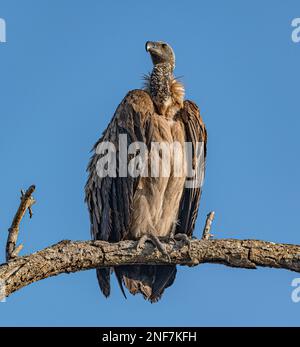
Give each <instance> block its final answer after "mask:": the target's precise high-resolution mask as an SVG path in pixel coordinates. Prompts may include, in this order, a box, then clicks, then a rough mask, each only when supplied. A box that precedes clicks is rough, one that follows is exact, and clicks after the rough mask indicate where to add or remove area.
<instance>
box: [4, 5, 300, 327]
mask: <svg viewBox="0 0 300 347" xmlns="http://www.w3.org/2000/svg"><path fill="white" fill-rule="evenodd" d="M296 17H300V3H299V1H298V0H294V1H292V0H287V1H281V0H272V1H271V0H268V1H267V0H265V1H260V0H251V1H238V0H236V1H234V0H228V1H226V2H225V1H222V0H219V1H217V0H206V1H203V0H201V1H199V0H195V1H192V0H190V1H157V0H152V1H133V0H130V1H128V0H127V1H121V0H120V1H113V0H109V1H97V0H89V1H83V0H77V1H71V0H63V1H62V0H51V1H50V0H39V1H38V0H35V1H34V0H24V1H17V0H0V18H3V19H5V21H6V25H7V42H6V43H0V117H1V118H0V121H1V123H0V157H1V166H0V167H1V183H0V193H1V194H0V230H1V233H0V257H1V262H2V261H4V249H5V242H6V236H7V232H6V230H7V228H8V227H9V225H10V223H11V219H12V217H13V215H14V213H15V211H16V208H17V206H18V203H19V195H20V193H19V191H20V189H21V188H27V187H28V186H29V185H30V184H32V183H34V184H36V186H37V191H36V194H35V197H36V200H37V204H36V205H35V206H34V217H33V219H32V220H30V221H29V220H28V216H26V218H25V219H24V221H23V222H22V226H21V232H20V242H23V243H24V245H25V247H24V250H23V251H22V254H26V253H30V252H33V251H36V250H38V249H41V248H44V247H46V246H49V245H51V244H53V243H56V242H58V241H60V240H62V239H72V240H84V239H89V237H90V235H89V220H88V214H87V209H86V206H85V204H84V184H85V181H86V172H85V169H86V165H87V162H88V159H89V156H90V153H89V151H90V149H91V147H92V145H93V144H94V142H96V140H97V139H98V138H99V137H100V135H101V133H102V131H103V130H104V129H105V127H106V125H107V124H108V122H109V120H110V119H111V117H112V115H113V113H114V111H115V108H116V107H117V105H118V104H119V103H120V101H121V100H122V98H123V97H124V95H125V94H126V93H127V91H129V90H131V89H135V88H139V87H141V85H142V81H141V76H142V74H143V73H146V72H148V71H149V70H150V69H151V62H150V59H149V56H148V55H147V54H146V52H145V49H144V44H145V41H147V40H164V41H167V42H169V43H170V44H171V45H172V46H173V48H174V50H175V52H176V57H177V68H176V75H178V76H183V79H182V80H183V82H184V84H185V86H186V91H187V97H188V98H190V99H192V100H194V101H195V102H196V103H197V104H198V105H199V107H200V109H201V113H202V116H203V119H204V121H205V123H206V126H207V130H208V134H209V144H208V162H207V174H206V181H205V185H204V192H203V196H202V203H201V206H200V212H199V217H198V222H197V226H196V232H195V233H196V236H199V235H200V232H201V230H202V228H203V224H204V220H205V216H206V214H207V213H208V212H209V211H211V210H215V211H216V218H215V222H214V224H213V233H214V235H215V237H216V238H241V239H247V238H255V239H263V240H269V241H274V242H286V243H295V244H299V243H300V220H299V211H300V210H299V196H300V184H299V175H300V163H299V150H300V139H299V133H300V104H299V95H300V87H299V85H300V84H299V82H300V73H299V70H300V43H298V44H297V43H294V42H293V41H292V40H291V34H292V30H293V28H292V27H291V22H292V20H293V19H294V18H296ZM295 277H300V274H298V275H297V274H296V273H292V272H288V271H285V270H276V269H257V270H243V269H232V268H228V267H225V266H222V265H210V264H205V265H201V266H198V267H195V268H187V267H180V268H179V273H178V275H177V280H176V282H175V284H174V285H173V286H172V287H171V288H169V289H167V290H166V292H165V295H164V297H163V299H162V300H161V301H160V302H159V303H157V304H152V305H151V304H150V303H148V302H145V301H144V300H143V299H142V297H140V296H135V297H133V296H129V297H128V300H125V299H123V297H122V295H121V293H120V291H119V289H118V287H117V284H116V281H115V279H114V278H113V288H112V295H111V297H110V299H108V300H106V299H105V298H104V297H103V296H102V295H101V294H100V291H99V289H98V284H97V281H96V277H95V271H93V270H92V271H86V272H81V273H76V274H71V275H60V276H58V277H55V278H50V279H47V280H43V281H41V282H38V283H34V284H32V285H30V286H28V287H26V288H24V289H22V290H21V291H19V292H17V293H15V294H13V295H12V296H11V297H9V298H8V299H7V302H6V303H0V325H6V326H7V325H18V326H31V325H39V326H45V325H51V326H60V325H65V326H72V325H93V326H109V325H121V326H137V325H138V326H147V325H150V326H151V325H152V326H156V325H159V326H168V325H170V326H174V325H175V326H182V325H190V326H199V325H201V326H202V325H204V326H207V325H225V326H230V325H300V303H298V304H296V303H293V302H292V300H291V292H292V287H291V282H292V280H293V279H294V278H295Z"/></svg>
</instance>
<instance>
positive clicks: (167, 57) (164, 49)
mask: <svg viewBox="0 0 300 347" xmlns="http://www.w3.org/2000/svg"><path fill="white" fill-rule="evenodd" d="M146 51H147V52H149V53H150V55H151V59H152V62H153V64H154V65H157V64H161V63H168V64H170V65H171V66H172V67H173V69H174V68H175V54H174V51H173V49H172V47H171V46H170V45H168V44H167V43H165V42H162V41H158V42H154V41H147V42H146Z"/></svg>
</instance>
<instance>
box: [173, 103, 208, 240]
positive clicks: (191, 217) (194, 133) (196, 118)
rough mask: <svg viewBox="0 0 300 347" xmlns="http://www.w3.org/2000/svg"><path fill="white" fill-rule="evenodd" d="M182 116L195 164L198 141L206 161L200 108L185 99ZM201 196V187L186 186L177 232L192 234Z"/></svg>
mask: <svg viewBox="0 0 300 347" xmlns="http://www.w3.org/2000/svg"><path fill="white" fill-rule="evenodd" d="M180 117H181V119H182V121H183V123H184V125H185V132H186V141H187V142H191V143H192V146H193V165H195V163H196V143H197V142H203V144H204V161H205V158H206V143H207V133H206V129H205V125H204V123H203V121H202V118H201V116H200V112H199V109H198V107H197V105H196V104H195V103H193V102H192V101H188V100H187V101H185V102H184V107H183V109H182V111H181V113H180ZM200 170H201V171H202V172H200V175H203V176H204V171H205V162H204V163H202V165H201V166H200ZM200 198H201V187H199V188H198V187H195V188H185V189H184V192H183V195H182V198H181V203H180V208H179V211H180V212H179V216H178V225H177V227H176V230H175V233H176V234H177V233H182V234H187V235H188V236H191V235H192V233H193V230H194V227H195V222H196V219H197V214H198V207H199V203H200Z"/></svg>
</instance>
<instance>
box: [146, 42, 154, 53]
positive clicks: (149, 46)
mask: <svg viewBox="0 0 300 347" xmlns="http://www.w3.org/2000/svg"><path fill="white" fill-rule="evenodd" d="M145 48H146V51H147V52H151V51H152V50H153V49H154V48H155V42H152V41H147V42H146V45H145Z"/></svg>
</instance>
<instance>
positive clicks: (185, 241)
mask: <svg viewBox="0 0 300 347" xmlns="http://www.w3.org/2000/svg"><path fill="white" fill-rule="evenodd" d="M172 239H173V240H175V241H182V242H183V246H188V247H189V248H190V246H191V238H190V237H188V236H187V234H180V233H179V234H175V235H174V236H173V238H172Z"/></svg>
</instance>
